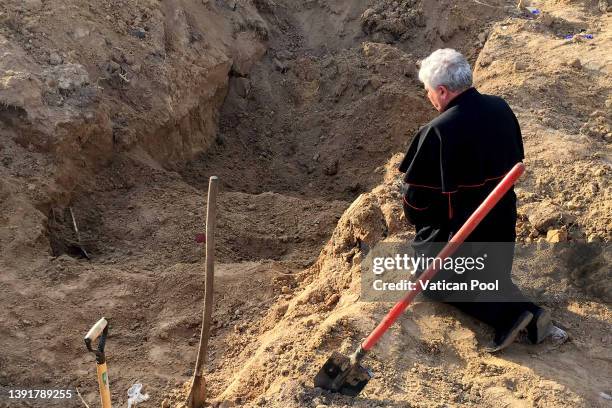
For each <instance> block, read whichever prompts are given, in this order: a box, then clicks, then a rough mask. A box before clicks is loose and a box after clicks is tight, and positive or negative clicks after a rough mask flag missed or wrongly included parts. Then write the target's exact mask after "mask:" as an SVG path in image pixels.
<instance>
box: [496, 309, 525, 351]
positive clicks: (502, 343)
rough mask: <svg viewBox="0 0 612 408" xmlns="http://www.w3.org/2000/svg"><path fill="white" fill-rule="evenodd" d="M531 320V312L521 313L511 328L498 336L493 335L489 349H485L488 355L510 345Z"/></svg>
mask: <svg viewBox="0 0 612 408" xmlns="http://www.w3.org/2000/svg"><path fill="white" fill-rule="evenodd" d="M532 319H533V314H532V313H531V312H523V313H521V315H520V316H519V317H518V319H516V321H515V322H514V324H513V325H512V327H511V328H510V329H509V330H508V331H507V332H505V333H503V334H501V335H499V334H496V335H495V340H494V341H493V345H492V346H490V347H486V348H485V350H486V351H488V352H489V353H495V352H497V351H500V350H503V349H505V348H506V347H508V346H509V345H511V344H512V343H514V340H515V339H516V336H518V334H519V333H520V331H521V330H523V329H524V328H525V327H527V325H528V324H529V322H531V320H532Z"/></svg>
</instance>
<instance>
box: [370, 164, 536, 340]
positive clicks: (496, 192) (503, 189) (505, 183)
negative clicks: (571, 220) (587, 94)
mask: <svg viewBox="0 0 612 408" xmlns="http://www.w3.org/2000/svg"><path fill="white" fill-rule="evenodd" d="M524 172H525V165H524V164H523V163H517V164H516V165H515V166H514V167H513V168H512V170H510V171H509V172H508V174H506V176H505V177H504V178H503V179H502V181H500V182H499V184H498V185H497V186H496V187H495V188H494V189H493V191H491V193H490V194H489V195H488V197H487V198H486V199H485V200H484V201H483V202H482V204H480V206H478V208H477V209H476V211H474V213H473V214H472V215H471V216H470V218H468V219H467V221H466V222H465V224H463V226H462V227H461V228H460V229H459V231H457V233H456V234H455V235H454V236H453V237H452V238H451V240H450V241H449V242H448V244H446V246H444V248H443V249H442V250H441V251H440V253H439V254H438V256H437V258H440V259H442V261H444V259H446V258H448V257H449V256H451V255H452V254H453V253H454V252H455V250H456V249H457V248H458V247H459V245H461V244H462V243H463V241H465V239H466V238H467V237H468V236H469V235H470V234H471V233H472V231H474V229H475V228H476V227H477V226H478V224H480V222H481V221H482V220H483V218H484V217H486V215H487V214H488V213H489V211H491V209H492V208H493V207H495V205H496V204H497V203H498V202H499V200H501V198H502V197H503V196H504V195H505V194H506V193H507V192H508V190H510V188H511V187H512V185H513V184H514V183H515V182H516V180H518V178H519V177H521V175H522V174H523V173H524ZM441 263H442V262H440V264H441ZM437 264H439V262H433V263H432V264H431V266H430V267H429V268H428V269H427V270H426V271H425V272H423V273H422V274H421V276H420V277H419V279H418V280H417V282H419V281H428V280H430V279H431V278H433V277H434V276H435V274H436V273H437V272H438V269H437V268H436V265H437ZM420 292H421V285H415V289H414V290H411V291H410V292H408V293H407V294H406V296H404V298H403V299H402V300H400V301H399V302H397V303H396V304H395V306H393V308H392V309H391V310H390V311H389V313H387V315H386V316H385V317H384V319H383V320H382V321H381V322H380V323H379V324H378V326H376V328H375V329H374V331H372V333H370V335H369V336H368V337H367V338H366V339H365V340H364V342H363V343H362V344H361V348H362V349H363V350H365V351H368V350H370V349H371V348H372V347H374V345H375V344H376V343H377V342H378V340H380V338H381V337H382V335H383V334H385V332H386V331H387V329H389V327H391V325H392V324H393V323H394V322H395V320H397V318H398V317H399V316H400V315H401V314H402V313H404V310H406V308H407V307H408V305H410V303H411V302H412V301H413V300H414V298H415V297H416V295H418V294H419V293H420Z"/></svg>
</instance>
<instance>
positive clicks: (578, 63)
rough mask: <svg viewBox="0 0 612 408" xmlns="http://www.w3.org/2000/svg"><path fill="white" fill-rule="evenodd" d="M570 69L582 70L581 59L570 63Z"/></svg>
mask: <svg viewBox="0 0 612 408" xmlns="http://www.w3.org/2000/svg"><path fill="white" fill-rule="evenodd" d="M569 65H570V67H572V68H576V69H580V68H582V63H581V62H580V59H578V58H576V59H575V60H573V61H572V62H570V64H569Z"/></svg>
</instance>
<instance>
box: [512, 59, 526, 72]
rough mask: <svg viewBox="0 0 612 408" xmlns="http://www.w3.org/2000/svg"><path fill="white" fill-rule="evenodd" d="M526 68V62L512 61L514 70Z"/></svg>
mask: <svg viewBox="0 0 612 408" xmlns="http://www.w3.org/2000/svg"><path fill="white" fill-rule="evenodd" d="M526 69H527V63H526V62H523V61H516V62H515V63H514V71H515V72H518V71H525V70H526Z"/></svg>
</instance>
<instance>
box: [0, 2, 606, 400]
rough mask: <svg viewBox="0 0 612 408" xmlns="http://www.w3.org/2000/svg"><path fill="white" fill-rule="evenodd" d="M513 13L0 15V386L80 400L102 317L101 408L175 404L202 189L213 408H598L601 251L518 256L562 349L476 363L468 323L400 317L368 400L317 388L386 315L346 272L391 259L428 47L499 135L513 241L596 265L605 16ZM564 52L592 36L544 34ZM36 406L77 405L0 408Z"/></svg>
mask: <svg viewBox="0 0 612 408" xmlns="http://www.w3.org/2000/svg"><path fill="white" fill-rule="evenodd" d="M532 3H533V5H532V6H534V7H537V8H538V9H539V10H540V11H541V14H540V15H539V16H535V15H533V14H530V12H529V11H527V10H525V9H518V8H517V7H516V4H515V2H505V1H486V2H480V1H477V2H460V3H456V2H450V1H442V2H436V3H434V2H421V1H411V0H404V1H393V2H392V1H379V0H377V1H365V0H364V1H361V0H359V1H352V0H351V1H348V0H347V1H340V2H337V1H336V2H328V1H307V2H297V1H290V0H282V1H276V2H272V1H267V0H263V1H260V0H258V1H254V2H250V1H236V2H232V1H214V2H212V1H211V2H199V1H198V2H195V1H193V2H192V1H169V2H161V4H157V3H155V2H135V1H126V2H121V7H117V4H116V2H99V3H98V4H95V5H89V6H88V8H85V7H83V6H82V5H81V4H77V3H76V2H75V3H71V2H68V3H64V2H55V1H47V2H25V3H23V4H22V2H9V3H8V4H7V11H6V12H3V14H1V15H0V18H1V19H2V20H1V21H2V22H3V26H2V28H1V31H0V34H1V35H2V37H1V39H2V42H0V46H2V47H3V49H4V48H6V49H7V50H8V51H7V52H9V53H10V55H12V56H13V57H14V58H12V59H11V60H10V62H7V60H3V61H2V62H0V68H1V69H2V78H3V80H4V81H3V82H2V83H3V84H7V85H6V87H5V88H0V98H1V100H2V102H3V103H2V104H0V126H1V128H0V130H1V131H2V134H3V138H2V140H1V145H0V160H1V163H2V165H1V166H0V174H1V175H2V176H3V177H2V180H1V181H0V183H1V184H0V199H1V201H0V223H1V224H0V225H2V229H1V231H0V243H1V244H2V246H1V251H2V252H1V257H0V259H1V262H2V263H1V264H0V267H1V268H2V273H0V288H1V290H2V293H3V297H2V300H1V301H0V302H1V303H0V304H1V305H2V306H3V307H2V308H1V311H0V326H1V327H2V328H3V330H2V334H0V344H1V348H2V350H3V353H0V390H2V392H3V393H4V392H5V390H8V389H13V388H22V389H23V388H42V387H45V388H75V387H78V389H79V390H80V392H81V393H82V395H83V398H84V399H85V401H86V402H87V403H88V404H89V405H90V406H96V404H98V396H97V384H96V382H95V371H94V358H93V356H92V355H91V354H88V353H87V352H86V351H85V348H84V344H83V341H82V338H83V336H84V334H85V332H86V331H87V329H88V328H89V327H90V326H91V324H93V323H94V322H95V321H96V320H97V319H98V318H99V317H101V316H105V317H107V318H108V319H109V321H110V324H111V331H110V337H109V339H108V343H107V352H108V364H109V378H110V384H111V393H112V398H113V403H114V404H115V405H117V406H119V405H125V404H126V403H127V402H126V401H127V395H126V391H127V389H128V388H129V387H130V385H132V384H134V383H136V382H141V383H142V384H143V385H144V389H143V391H144V392H148V393H149V394H150V399H149V400H148V401H147V402H143V403H142V405H139V406H143V407H145V406H151V407H152V406H162V407H181V406H183V401H184V398H185V393H186V390H187V388H188V381H189V379H190V378H191V376H192V374H193V372H192V369H193V365H194V360H195V353H196V349H197V345H198V340H199V338H198V336H199V333H200V329H199V325H200V319H201V307H202V304H203V265H204V263H203V254H202V246H201V244H198V243H196V242H195V237H196V234H198V233H202V232H204V228H205V226H204V214H205V208H206V187H207V182H208V177H209V176H212V175H217V176H219V177H220V178H221V181H222V189H221V192H220V196H219V200H218V203H219V218H218V224H217V225H218V236H217V237H216V238H217V251H216V255H217V265H216V269H215V271H216V281H215V311H214V313H213V317H214V325H213V330H212V333H211V334H212V337H211V343H210V351H209V361H208V362H207V364H206V381H207V386H208V391H209V397H210V403H211V405H213V406H223V407H227V406H269V407H321V406H334V407H345V406H357V407H387V406H396V407H406V406H411V407H412V406H414V407H443V406H449V407H450V406H452V407H454V406H498V405H500V404H502V405H504V406H511V407H523V406H536V407H548V406H553V407H555V406H559V407H561V406H567V405H571V406H576V407H599V406H601V407H605V406H607V405H606V404H609V401H608V400H607V399H606V397H605V395H611V394H612V390H611V389H610V384H612V377H611V375H610V373H611V372H612V363H611V361H612V355H611V354H610V345H611V344H612V336H611V335H610V324H611V323H612V311H611V309H610V306H609V305H610V302H611V301H612V288H610V286H609V282H610V279H609V278H610V268H609V265H610V259H609V258H606V257H605V253H604V255H602V256H601V257H599V258H597V259H595V260H592V261H593V262H592V263H591V264H590V267H589V269H588V270H585V268H578V267H577V266H576V265H572V264H568V263H567V262H565V261H564V260H563V259H557V258H556V256H555V252H554V251H553V252H547V251H546V250H545V249H541V250H538V251H537V252H536V253H535V254H533V256H529V257H527V258H524V259H520V260H517V263H516V268H515V269H516V270H515V273H516V279H517V282H519V284H520V285H521V286H523V287H524V289H525V290H526V291H528V292H529V293H533V294H534V295H537V294H538V293H542V292H546V293H547V295H548V296H547V297H546V301H545V303H544V306H546V307H548V308H550V309H551V311H552V313H553V317H554V319H555V321H557V322H558V324H559V325H560V326H562V327H564V328H565V329H567V330H568V332H569V333H570V341H569V342H568V343H566V344H563V345H560V346H558V345H551V344H543V345H540V346H537V347H533V346H528V345H525V344H516V345H513V346H512V347H511V348H510V349H508V350H507V351H506V352H504V353H502V354H499V355H489V354H487V353H484V352H483V351H482V347H481V346H482V344H484V343H486V341H487V340H488V338H489V336H490V332H489V330H488V329H487V328H486V327H484V326H483V325H481V324H480V323H478V322H476V321H474V320H471V319H469V318H467V317H466V316H463V315H461V314H460V313H458V312H456V311H455V310H452V309H451V308H449V307H445V306H442V305H436V304H431V303H425V302H418V303H416V304H415V305H414V306H413V307H411V309H410V310H409V311H408V312H407V313H406V314H405V316H403V317H402V319H400V321H399V322H398V323H397V324H396V325H394V326H393V328H392V329H391V332H390V333H389V334H388V335H387V336H385V337H384V338H383V340H382V342H381V344H380V345H379V346H378V347H377V348H376V349H375V350H374V352H373V353H372V355H371V357H370V358H369V359H368V360H367V365H368V366H369V367H371V368H372V369H373V371H374V372H375V373H376V376H375V377H374V379H373V380H372V381H371V382H370V384H368V387H367V388H366V390H365V392H364V393H363V395H362V396H360V397H359V398H355V399H354V398H348V397H344V396H339V395H334V394H329V393H327V392H324V391H323V390H320V389H316V388H313V385H312V378H313V376H314V374H315V373H316V371H317V370H318V369H319V367H320V366H321V365H322V364H323V362H324V361H325V359H326V358H327V356H328V355H329V354H330V353H331V352H332V351H333V350H339V351H342V352H345V353H350V352H351V351H352V350H353V349H354V348H355V347H356V346H357V345H358V343H359V341H360V339H362V338H363V337H365V336H366V335H367V334H368V332H369V330H371V329H372V328H373V327H374V326H375V325H376V323H377V322H378V321H379V319H380V318H381V317H382V316H383V314H384V313H385V312H386V311H387V310H388V308H389V307H390V306H391V305H388V304H374V303H367V302H360V301H359V296H360V289H359V288H360V286H359V285H360V260H361V259H363V256H364V248H365V246H364V244H365V245H366V246H370V247H371V246H372V245H375V244H376V243H378V242H382V241H400V240H408V239H410V237H411V234H412V232H411V228H410V227H409V226H407V225H406V224H405V221H404V220H403V216H402V214H401V208H400V202H399V198H398V191H397V186H396V181H397V178H398V176H399V175H398V174H397V172H396V171H395V170H394V168H395V167H394V166H395V165H396V164H397V161H398V158H399V154H398V153H399V152H402V151H404V149H405V147H406V146H407V144H408V143H409V142H410V140H411V138H412V135H413V134H414V132H415V130H417V129H418V127H419V126H421V125H423V124H424V123H426V122H427V121H428V120H430V119H431V118H433V117H434V111H433V110H432V108H431V107H430V106H429V104H428V102H427V101H426V98H425V96H424V92H423V90H422V86H421V85H420V84H419V83H418V81H417V79H416V70H417V62H418V60H419V59H420V58H422V57H424V56H426V55H427V54H428V53H429V52H431V51H432V50H434V49H436V48H440V47H443V46H449V47H454V48H457V49H459V50H460V51H462V52H464V53H465V54H466V55H467V56H468V57H469V59H470V62H471V63H472V64H473V66H474V68H475V82H476V85H477V86H478V88H479V89H480V90H481V91H482V92H488V93H494V94H498V95H502V96H504V97H505V98H506V99H507V100H508V101H509V103H510V104H511V106H512V107H513V109H514V110H515V112H516V113H517V116H518V117H519V121H520V122H521V125H522V129H523V133H524V140H525V150H526V156H527V157H526V165H527V168H528V173H527V175H526V176H525V177H524V178H523V180H522V181H521V182H520V183H519V185H518V186H517V194H518V196H519V200H520V202H519V205H520V208H519V212H520V216H521V219H520V223H519V226H518V232H519V237H520V241H521V244H533V245H544V244H545V243H546V237H547V236H548V234H549V231H556V234H557V236H559V234H561V235H563V236H566V239H567V240H569V241H575V242H585V243H587V242H588V243H590V244H593V245H600V246H601V247H602V248H607V246H606V245H608V243H609V241H610V239H611V238H612V187H611V185H610V172H611V163H612V154H611V153H612V152H611V151H610V144H609V142H610V135H611V134H610V129H611V127H610V121H611V117H610V115H609V111H610V109H609V107H610V91H611V88H612V80H611V71H610V67H611V65H610V59H609V56H608V52H607V50H608V49H609V45H610V41H611V40H612V38H611V36H612V31H610V28H609V27H610V26H611V25H610V17H609V15H608V14H606V13H605V10H604V11H602V10H601V4H600V3H602V2H599V3H598V2H590V1H584V2H567V1H541V2H535V1H534V2H532ZM545 16H546V17H545ZM79 18H81V20H79V21H82V22H79V24H76V25H75V26H74V27H72V26H70V29H67V30H64V29H63V28H62V29H60V28H61V27H68V26H69V24H67V22H66V21H64V24H60V23H61V22H62V19H74V20H75V21H77V20H78V19H79ZM581 30H585V31H582V32H581ZM581 33H582V34H584V33H587V34H592V37H593V38H591V39H586V38H583V39H581V40H569V41H568V40H564V38H563V37H564V36H566V35H568V34H576V35H578V34H581ZM577 38H582V37H577ZM7 55H8V54H7ZM576 60H578V63H576ZM66 64H80V65H81V66H82V67H83V70H84V71H82V70H81V69H80V68H78V67H74V66H72V65H70V66H68V67H66V66H65V65H66ZM68 74H70V75H68ZM28 75H29V76H30V78H32V79H31V80H28V79H27V76H28ZM58 75H59V76H58ZM86 76H87V78H86ZM66 78H68V79H66ZM79 78H80V79H79ZM66 80H67V81H68V82H67V83H66ZM3 86H4V85H3ZM41 101H42V102H41ZM50 124H51V125H50ZM47 128H48V129H47ZM5 135H6V136H5ZM71 211H72V214H71ZM72 215H74V220H75V222H76V223H77V225H78V227H79V232H80V233H79V236H77V235H76V234H75V232H74V227H73V222H72ZM559 231H562V232H559ZM82 249H85V251H86V253H87V255H88V256H89V257H90V259H86V258H85V257H84V253H83V251H82ZM534 275H535V277H534ZM558 276H563V277H569V278H567V279H561V280H559V279H557V277H558ZM602 393H603V394H602ZM602 395H603V396H602ZM53 403H55V405H56V406H62V407H64V406H65V407H68V406H74V407H77V406H82V403H81V402H80V401H79V400H77V399H73V400H71V401H56V402H51V404H49V403H47V402H45V404H43V403H42V402H41V401H19V402H18V403H17V405H16V404H15V402H13V401H9V400H5V399H0V406H7V407H13V406H53ZM19 404H21V405H19Z"/></svg>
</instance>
